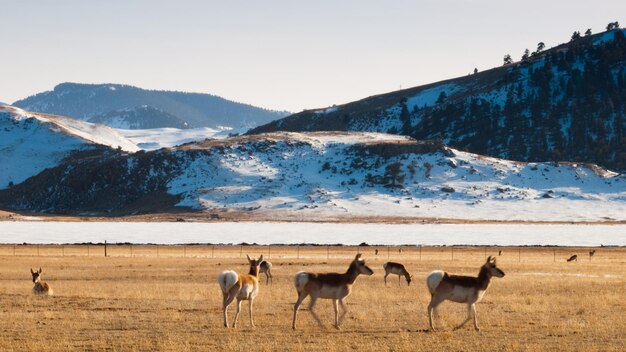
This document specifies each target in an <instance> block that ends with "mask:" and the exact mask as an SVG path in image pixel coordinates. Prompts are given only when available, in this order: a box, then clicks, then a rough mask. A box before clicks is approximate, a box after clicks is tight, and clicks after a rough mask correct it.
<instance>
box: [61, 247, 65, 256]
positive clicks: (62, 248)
mask: <svg viewBox="0 0 626 352" xmlns="http://www.w3.org/2000/svg"><path fill="white" fill-rule="evenodd" d="M61 257H65V245H64V244H62V245H61Z"/></svg>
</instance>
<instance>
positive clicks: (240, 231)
mask: <svg viewBox="0 0 626 352" xmlns="http://www.w3.org/2000/svg"><path fill="white" fill-rule="evenodd" d="M0 228H1V229H2V231H1V232H0V243H23V242H27V243H82V242H94V243H95V242H104V241H105V240H106V241H108V242H109V243H115V242H131V243H160V244H182V243H214V244H217V243H221V244H228V243H232V244H238V243H242V242H246V243H257V244H300V243H315V244H346V245H358V244H360V243H363V242H366V243H368V244H380V245H404V244H409V245H411V244H412V245H420V244H421V245H499V246H505V245H558V246H600V245H605V246H625V245H626V225H518V224H516V225H512V224H506V225H504V224H502V225H500V224H462V225H460V224H459V225H457V224H398V225H386V224H331V223H272V222H224V223H221V222H220V223H189V222H186V223H180V222H165V223H139V222H130V223H123V222H43V221H30V222H29V221H23V222H0Z"/></svg>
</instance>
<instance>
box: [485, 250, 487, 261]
mask: <svg viewBox="0 0 626 352" xmlns="http://www.w3.org/2000/svg"><path fill="white" fill-rule="evenodd" d="M485 260H487V247H485Z"/></svg>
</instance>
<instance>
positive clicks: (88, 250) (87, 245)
mask: <svg viewBox="0 0 626 352" xmlns="http://www.w3.org/2000/svg"><path fill="white" fill-rule="evenodd" d="M87 257H89V245H87Z"/></svg>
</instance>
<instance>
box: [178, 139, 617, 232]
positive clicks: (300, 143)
mask: <svg viewBox="0 0 626 352" xmlns="http://www.w3.org/2000/svg"><path fill="white" fill-rule="evenodd" d="M203 149H204V150H210V151H211V152H210V153H208V154H206V153H204V154H187V155H185V156H182V155H181V157H183V158H187V162H186V165H185V167H183V168H182V170H183V172H182V173H181V174H180V175H179V176H177V177H175V178H173V179H172V180H171V181H170V182H169V183H168V191H169V192H170V193H171V194H176V195H181V196H182V199H181V202H180V203H179V204H178V205H181V206H190V207H194V208H197V209H203V210H206V211H222V210H228V211H230V210H238V211H257V212H260V213H266V214H268V217H270V218H271V217H272V216H273V215H269V214H278V217H280V216H285V214H288V217H290V218H297V219H300V220H307V219H312V218H328V217H351V216H356V217H359V216H398V217H426V218H433V217H434V218H456V219H489V220H538V221H542V220H543V221H546V220H547V221H549V220H559V221H587V220H596V221H598V220H600V221H601V220H626V179H625V178H624V177H623V176H618V175H617V174H615V173H611V172H609V171H606V170H602V169H600V168H598V167H596V166H592V165H577V164H554V163H518V162H511V161H505V160H500V159H495V158H486V157H482V156H479V155H474V154H469V153H464V152H460V151H457V150H453V149H448V148H445V147H443V146H436V145H432V144H425V143H421V142H417V141H415V140H412V139H410V138H407V137H403V136H397V135H387V134H378V133H306V134H300V133H275V134H269V135H261V136H250V137H249V138H248V139H246V138H234V139H231V140H227V141H221V142H218V141H208V142H205V143H197V144H191V145H188V146H184V147H181V148H178V150H179V153H180V151H184V150H186V151H189V150H203ZM191 155H192V157H191V158H189V156H191ZM396 163H398V164H396ZM394 164H396V165H398V166H399V167H397V171H398V172H397V173H396V176H395V177H394V176H393V171H392V170H393V166H392V165H394ZM393 179H395V183H396V185H395V186H394V185H393V183H394V181H393ZM281 214H282V215H281Z"/></svg>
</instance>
